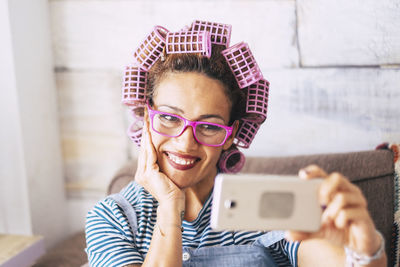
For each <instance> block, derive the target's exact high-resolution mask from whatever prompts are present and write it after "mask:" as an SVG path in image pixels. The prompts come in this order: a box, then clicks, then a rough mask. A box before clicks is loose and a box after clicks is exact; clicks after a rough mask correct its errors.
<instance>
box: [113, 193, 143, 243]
mask: <svg viewBox="0 0 400 267" xmlns="http://www.w3.org/2000/svg"><path fill="white" fill-rule="evenodd" d="M109 197H110V198H112V199H113V200H114V201H115V202H117V204H118V206H119V207H120V208H121V209H122V211H123V212H124V214H125V216H126V217H127V218H128V222H129V225H130V226H131V229H132V235H133V238H134V240H135V233H136V230H137V228H138V226H137V217H136V212H135V209H134V208H133V206H132V205H131V203H129V201H128V200H127V199H126V198H125V197H124V196H123V195H122V194H120V193H117V194H113V195H109Z"/></svg>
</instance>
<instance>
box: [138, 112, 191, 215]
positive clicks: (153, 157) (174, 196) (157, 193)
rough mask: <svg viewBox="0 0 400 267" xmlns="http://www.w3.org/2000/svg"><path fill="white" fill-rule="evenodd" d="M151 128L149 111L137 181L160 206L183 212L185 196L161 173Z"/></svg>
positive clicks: (145, 120) (144, 127)
mask: <svg viewBox="0 0 400 267" xmlns="http://www.w3.org/2000/svg"><path fill="white" fill-rule="evenodd" d="M149 128H150V127H149V120H148V116H147V111H145V117H144V125H143V132H142V140H141V146H140V153H139V158H138V167H137V170H136V174H135V180H136V182H137V183H139V184H140V185H142V186H143V187H144V188H145V189H146V190H147V191H148V192H149V193H150V194H151V195H152V196H153V197H155V198H156V199H157V201H158V202H159V204H160V206H161V205H168V206H171V205H173V206H176V205H177V206H178V207H180V209H181V210H183V209H184V208H182V205H183V207H184V203H185V194H184V192H183V191H182V190H181V189H180V188H179V187H177V186H176V185H175V184H174V183H173V182H172V181H171V179H169V178H168V177H167V176H166V175H165V174H164V173H162V172H161V171H160V167H159V166H158V163H157V154H156V151H155V148H154V145H153V142H152V140H151V135H150V130H149Z"/></svg>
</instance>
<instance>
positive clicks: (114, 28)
mask: <svg viewBox="0 0 400 267" xmlns="http://www.w3.org/2000/svg"><path fill="white" fill-rule="evenodd" d="M50 12H51V24H52V37H53V49H54V55H55V59H54V60H55V65H56V77H57V86H58V92H59V106H60V120H61V137H62V144H63V151H64V164H65V175H66V182H67V186H68V188H69V190H68V191H69V192H70V193H71V194H72V195H74V196H80V197H87V194H89V193H94V194H100V195H101V194H104V190H105V186H106V185H107V183H108V182H109V179H110V178H111V175H112V174H113V173H114V172H115V171H116V169H117V168H118V167H119V166H120V165H121V164H123V163H124V162H125V160H127V159H129V158H135V157H136V155H137V151H138V150H137V148H136V147H135V146H134V145H133V144H132V143H131V142H130V141H129V140H128V138H127V137H126V135H125V130H126V128H127V125H128V121H129V119H128V116H127V112H126V110H125V109H124V108H123V107H122V105H121V104H120V99H119V97H120V86H121V77H122V69H123V67H124V65H126V64H128V63H130V62H131V55H132V51H133V50H134V48H135V47H136V46H137V45H138V44H139V42H140V41H141V40H142V39H143V38H144V37H145V35H146V34H147V33H148V32H149V31H150V30H151V28H152V27H153V26H154V25H156V24H160V25H164V26H165V27H167V28H168V29H170V30H173V31H177V30H179V29H180V28H182V27H183V26H184V25H185V24H190V23H191V21H192V20H193V19H194V18H199V19H206V20H211V21H217V22H224V23H229V24H232V25H233V32H232V41H231V43H232V44H234V43H237V42H239V41H242V40H244V41H246V42H248V43H249V45H250V47H251V49H252V51H253V53H254V55H255V57H256V59H257V61H258V62H259V65H260V66H261V67H262V70H263V73H264V76H265V77H266V78H267V79H268V80H270V82H271V92H270V103H269V114H268V117H269V118H268V120H267V122H266V123H265V124H264V125H263V126H262V128H261V129H260V132H259V134H258V136H257V138H256V139H255V141H254V143H253V145H252V147H251V148H250V149H249V150H247V151H244V152H245V153H246V154H247V155H279V156H284V155H296V154H312V153H327V152H344V151H355V150H366V149H373V148H374V147H375V146H376V145H378V144H380V143H382V142H385V141H390V142H396V141H397V142H400V119H399V118H400V112H399V108H398V106H399V102H400V68H399V64H400V47H399V46H400V41H399V38H400V30H399V29H400V16H398V14H399V13H400V8H399V4H398V1H397V0H383V1H379V2H376V1H374V0H366V1H361V0H348V1H345V0H340V1H336V2H332V1H325V0H324V1H319V0H318V1H317V0H307V1H306V0H298V1H295V0H269V1H259V0H252V1H244V0H235V1H234V0H232V1H183V0H180V1H168V2H167V1H165V2H161V1H145V0H142V1H139V0H135V1H133V0H132V1H129V0H122V1H113V0H90V1H88V0H81V1H76V0H50ZM381 65H384V66H385V67H384V68H382V67H381ZM388 65H390V68H388Z"/></svg>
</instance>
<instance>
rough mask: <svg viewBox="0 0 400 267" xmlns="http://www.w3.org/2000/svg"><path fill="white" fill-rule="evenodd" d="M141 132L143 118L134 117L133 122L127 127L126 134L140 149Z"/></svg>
mask: <svg viewBox="0 0 400 267" xmlns="http://www.w3.org/2000/svg"><path fill="white" fill-rule="evenodd" d="M142 131H143V118H139V117H136V118H135V120H134V122H133V123H132V124H131V126H129V128H128V130H127V131H126V133H127V134H128V136H129V138H130V139H131V140H132V141H133V142H134V143H135V144H136V145H137V146H138V147H140V143H141V141H142Z"/></svg>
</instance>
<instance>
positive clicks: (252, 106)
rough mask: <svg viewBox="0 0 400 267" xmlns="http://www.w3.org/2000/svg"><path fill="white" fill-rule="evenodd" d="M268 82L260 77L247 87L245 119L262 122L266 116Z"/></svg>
mask: <svg viewBox="0 0 400 267" xmlns="http://www.w3.org/2000/svg"><path fill="white" fill-rule="evenodd" d="M268 92H269V82H268V81H267V80H265V79H260V80H258V81H257V82H256V83H253V84H252V85H250V86H249V87H248V88H247V102H246V115H245V118H244V119H245V120H247V121H253V122H259V123H263V122H264V121H265V119H266V118H267V109H268Z"/></svg>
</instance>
